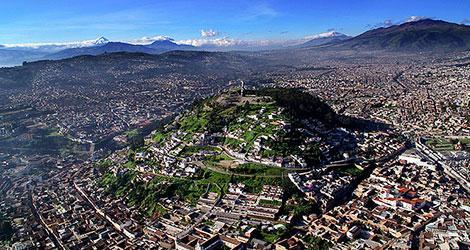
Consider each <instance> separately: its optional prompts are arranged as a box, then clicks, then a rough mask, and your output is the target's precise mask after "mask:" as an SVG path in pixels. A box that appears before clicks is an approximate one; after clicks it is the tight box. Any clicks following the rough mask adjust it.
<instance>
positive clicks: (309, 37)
mask: <svg viewBox="0 0 470 250" xmlns="http://www.w3.org/2000/svg"><path fill="white" fill-rule="evenodd" d="M340 35H343V34H341V33H339V32H336V31H334V30H332V31H328V32H323V33H320V34H315V35H311V36H306V37H305V39H307V40H311V39H318V38H325V37H334V36H340Z"/></svg>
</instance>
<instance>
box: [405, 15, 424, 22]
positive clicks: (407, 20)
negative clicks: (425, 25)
mask: <svg viewBox="0 0 470 250" xmlns="http://www.w3.org/2000/svg"><path fill="white" fill-rule="evenodd" d="M427 18H428V17H425V16H410V17H408V18H407V19H406V20H405V23H408V22H416V21H419V20H423V19H427Z"/></svg>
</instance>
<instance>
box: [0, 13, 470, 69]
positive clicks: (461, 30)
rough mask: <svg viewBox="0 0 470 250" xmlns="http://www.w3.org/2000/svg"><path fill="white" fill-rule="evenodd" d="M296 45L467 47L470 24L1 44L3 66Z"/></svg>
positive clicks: (422, 22) (428, 21)
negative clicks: (282, 36)
mask: <svg viewBox="0 0 470 250" xmlns="http://www.w3.org/2000/svg"><path fill="white" fill-rule="evenodd" d="M305 40H307V41H305ZM291 41H292V40H291ZM295 48H307V49H310V48H312V49H317V48H321V49H325V48H326V49H328V50H364V51H377V50H380V51H404V52H423V51H455V50H468V49H470V26H468V25H463V24H462V25H459V24H455V23H449V22H445V21H440V20H431V19H424V20H419V21H414V22H406V23H403V24H400V25H394V26H391V27H387V28H378V29H373V30H369V31H367V32H365V33H362V34H360V35H358V36H356V37H349V36H347V35H344V34H341V33H339V32H335V31H330V32H326V33H322V34H318V35H314V36H310V37H306V38H304V39H302V40H301V43H300V44H297V45H294V46H283V45H282V44H264V45H263V44H262V43H259V44H258V45H256V43H255V44H243V43H239V44H235V45H229V46H224V48H218V47H217V45H202V46H199V47H196V46H192V45H185V44H177V43H175V42H174V41H173V40H171V39H168V38H165V39H164V38H162V39H159V40H157V41H154V42H153V43H151V44H147V45H136V44H130V43H123V42H111V41H109V40H108V39H106V38H104V37H100V38H98V39H95V40H88V41H82V42H76V43H63V44H60V43H59V44H41V45H37V46H36V45H31V46H26V45H24V46H18V47H12V46H2V45H0V66H2V65H3V66H5V65H7V66H12V65H19V64H21V63H22V62H23V61H35V60H40V59H54V60H55V59H64V58H70V57H75V56H80V55H100V54H105V53H115V52H131V53H147V54H161V53H164V52H168V51H174V50H205V51H221V50H222V51H230V50H249V51H257V50H273V49H295Z"/></svg>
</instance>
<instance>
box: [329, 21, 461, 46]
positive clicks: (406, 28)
mask: <svg viewBox="0 0 470 250" xmlns="http://www.w3.org/2000/svg"><path fill="white" fill-rule="evenodd" d="M332 48H334V49H338V48H342V49H354V50H386V51H404V52H405V51H406V52H423V51H450V50H452V51H455V50H468V49H470V26H468V25H463V24H462V25H460V24H455V23H449V22H445V21H440V20H431V19H424V20H419V21H414V22H406V23H403V24H400V25H394V26H391V27H388V28H378V29H373V30H369V31H367V32H365V33H363V34H360V35H358V36H356V37H353V38H351V39H348V40H345V41H343V42H341V43H338V44H335V45H332Z"/></svg>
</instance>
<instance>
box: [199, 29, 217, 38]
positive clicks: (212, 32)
mask: <svg viewBox="0 0 470 250" xmlns="http://www.w3.org/2000/svg"><path fill="white" fill-rule="evenodd" d="M218 34H219V32H217V31H215V30H212V29H209V30H201V36H202V37H214V36H217V35H218Z"/></svg>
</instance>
